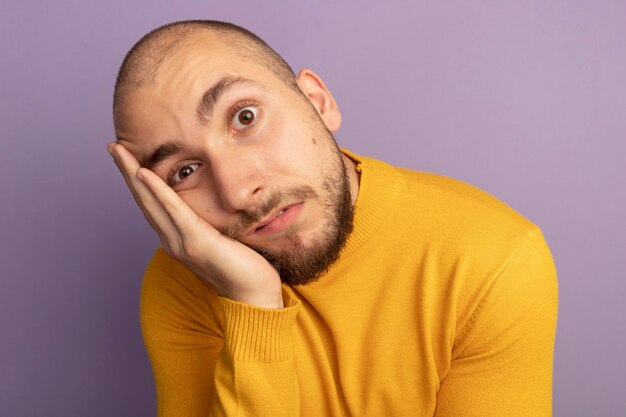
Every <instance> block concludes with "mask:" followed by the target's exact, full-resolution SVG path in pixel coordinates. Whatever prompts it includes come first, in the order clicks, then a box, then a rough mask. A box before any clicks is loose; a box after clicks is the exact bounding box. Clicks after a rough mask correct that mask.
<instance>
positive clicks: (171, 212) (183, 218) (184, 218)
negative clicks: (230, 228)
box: [137, 168, 219, 239]
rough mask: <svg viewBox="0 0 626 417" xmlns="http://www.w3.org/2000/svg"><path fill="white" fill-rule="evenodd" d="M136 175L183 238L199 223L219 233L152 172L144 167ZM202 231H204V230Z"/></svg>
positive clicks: (194, 230)
mask: <svg viewBox="0 0 626 417" xmlns="http://www.w3.org/2000/svg"><path fill="white" fill-rule="evenodd" d="M137 177H138V178H139V179H140V180H141V181H143V183H144V185H145V186H146V187H147V188H148V189H149V190H150V192H152V194H153V195H154V196H155V197H156V199H157V200H158V201H159V202H160V203H161V205H162V206H163V208H164V209H165V212H166V213H167V214H168V216H169V217H170V219H171V220H172V222H173V223H174V226H175V227H176V228H177V229H178V232H179V233H180V235H181V236H182V238H183V239H185V237H188V236H191V235H193V233H194V232H197V226H198V224H200V223H203V224H204V225H206V226H207V228H208V229H209V230H213V232H214V233H215V235H219V232H218V231H217V230H216V229H215V228H213V227H211V225H210V224H209V223H207V222H205V221H203V220H202V219H201V218H200V217H199V216H198V215H197V214H196V212H195V211H193V210H192V209H191V207H189V205H188V204H187V203H185V202H184V201H183V199H182V198H180V196H179V195H178V194H177V193H176V192H175V191H174V190H172V188H170V187H169V186H168V185H167V184H166V183H165V182H164V181H163V180H162V179H161V178H160V177H159V176H158V175H156V174H155V173H154V172H152V171H150V170H149V169H146V168H140V169H139V170H138V171H137ZM204 232H206V230H205V231H204Z"/></svg>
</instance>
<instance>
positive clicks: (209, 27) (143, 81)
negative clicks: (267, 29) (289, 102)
mask: <svg viewBox="0 0 626 417" xmlns="http://www.w3.org/2000/svg"><path fill="white" fill-rule="evenodd" d="M201 31H211V32H214V33H218V34H222V35H226V36H228V37H231V39H232V41H233V42H232V45H233V46H234V48H235V49H237V50H238V52H239V53H241V54H242V55H244V56H245V57H247V58H251V59H253V60H255V61H257V62H258V63H260V64H262V65H264V66H265V67H267V68H269V69H270V70H271V71H272V72H273V73H274V74H275V75H276V76H277V77H278V78H279V79H280V80H282V81H283V82H284V83H285V84H286V85H287V86H289V87H290V88H292V89H294V90H295V91H297V92H298V93H300V89H299V88H298V85H297V84H296V77H295V73H294V72H293V69H292V68H291V67H290V66H289V64H288V63H287V62H286V61H285V60H284V59H283V57H282V56H280V55H279V54H278V53H277V52H276V51H275V50H274V49H272V48H271V47H270V46H269V45H268V44H267V43H265V41H264V40H263V39H261V38H260V37H259V36H257V35H255V34H254V33H252V32H250V31H249V30H248V29H245V28H243V27H241V26H237V25H235V24H233V23H228V22H222V21H218V20H185V21H179V22H173V23H168V24H166V25H163V26H160V27H158V28H156V29H154V30H152V31H150V32H149V33H147V34H145V35H144V36H143V37H142V38H141V39H139V41H138V42H137V43H136V44H135V45H133V47H132V48H131V49H130V50H129V51H128V52H127V53H126V56H125V57H124V60H123V61H122V65H121V66H120V69H119V71H118V73H117V78H116V80H115V89H114V93H113V112H115V109H116V107H117V105H118V104H119V102H120V100H121V99H122V98H123V97H124V96H125V95H126V94H128V93H130V92H132V91H133V90H135V89H137V88H140V87H143V86H146V85H151V84H153V83H154V82H156V78H157V75H158V72H159V69H160V68H161V65H162V64H163V63H164V62H166V61H167V60H168V59H169V58H170V57H171V56H172V55H173V54H174V53H175V52H176V51H177V50H178V49H179V47H180V46H181V45H184V44H185V43H186V42H188V41H189V39H190V38H191V36H192V35H194V34H197V33H200V32H201Z"/></svg>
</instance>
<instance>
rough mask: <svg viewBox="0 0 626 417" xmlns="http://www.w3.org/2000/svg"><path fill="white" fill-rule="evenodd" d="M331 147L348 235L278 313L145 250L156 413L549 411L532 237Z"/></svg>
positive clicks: (550, 313)
mask: <svg viewBox="0 0 626 417" xmlns="http://www.w3.org/2000/svg"><path fill="white" fill-rule="evenodd" d="M344 152H345V151H344ZM345 153H346V154H347V155H349V156H350V157H351V158H353V159H354V160H355V161H357V163H358V164H359V165H358V169H359V171H360V173H361V180H360V189H359V195H358V199H357V202H356V205H355V223H354V232H353V234H352V235H351V236H350V238H349V240H348V242H347V245H346V247H345V249H344V251H343V252H342V254H341V257H340V260H339V261H338V262H337V263H336V264H334V265H333V266H332V267H331V269H330V271H329V272H328V273H327V274H326V275H324V276H323V277H322V278H321V279H320V280H319V281H317V282H315V283H313V284H311V285H308V286H303V287H295V288H291V287H286V286H284V288H283V297H284V302H285V308H284V309H281V310H266V309H262V308H257V307H252V306H249V305H246V304H242V303H238V302H235V301H232V300H228V299H226V298H222V297H219V296H217V294H216V293H215V292H214V291H213V290H212V289H211V288H210V287H209V285H208V284H206V283H205V282H204V281H202V280H200V279H198V278H197V277H196V276H194V275H193V274H192V273H191V272H189V271H188V270H186V269H185V268H184V267H183V266H182V265H181V264H179V263H178V262H176V261H175V260H173V259H172V258H170V257H168V256H167V255H166V254H165V253H164V252H163V251H162V250H157V252H156V254H155V255H154V258H153V259H152V261H151V262H150V265H149V266H148V269H147V271H146V275H145V277H144V283H143V289H142V298H141V323H142V328H143V334H144V340H145V344H146V347H147V350H148V354H149V357H150V360H151V363H152V367H153V371H154V378H155V382H156V389H157V404H158V412H159V416H161V417H165V416H167V417H185V416H194V417H197V416H257V417H261V416H270V417H280V416H310V417H325V416H438V417H444V416H446V417H447V416H449V417H452V416H480V417H489V416H520V417H521V416H524V417H529V416H532V417H543V416H550V415H551V404H552V358H553V348H554V336H555V327H556V317H557V281H556V270H555V267H554V263H553V261H552V257H551V255H550V251H549V249H548V247H547V245H546V243H545V241H544V239H543V236H542V234H541V231H540V230H539V229H538V228H537V227H536V226H535V225H534V224H533V223H531V222H530V221H528V220H526V219H525V218H523V217H522V216H521V215H519V214H518V213H516V212H515V211H514V210H512V209H511V208H509V207H508V206H506V205H505V204H503V203H502V202H500V201H498V200H496V199H495V198H493V197H491V196H490V195H488V194H486V193H484V192H483V191H480V190H478V189H477V188H474V187H472V186H470V185H468V184H465V183H462V182H459V181H456V180H453V179H451V178H447V177H443V176H439V175H434V174H429V173H423V172H414V171H409V170H403V169H399V168H394V167H392V166H389V165H387V164H385V163H383V162H380V161H376V160H374V159H370V158H365V157H360V156H356V155H353V154H350V153H348V152H345Z"/></svg>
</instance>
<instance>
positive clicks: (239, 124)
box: [233, 106, 257, 130]
mask: <svg viewBox="0 0 626 417" xmlns="http://www.w3.org/2000/svg"><path fill="white" fill-rule="evenodd" d="M256 114H257V108H256V107H254V106H246V107H244V108H242V109H241V110H238V111H237V113H235V115H234V116H233V125H234V127H235V129H236V130H242V129H245V128H246V127H248V126H250V125H251V124H252V123H254V119H255V118H256Z"/></svg>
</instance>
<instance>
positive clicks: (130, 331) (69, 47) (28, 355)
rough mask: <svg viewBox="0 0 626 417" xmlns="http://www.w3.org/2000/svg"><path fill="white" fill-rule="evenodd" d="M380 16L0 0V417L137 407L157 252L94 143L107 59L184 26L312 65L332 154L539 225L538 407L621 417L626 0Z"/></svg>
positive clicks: (407, 10)
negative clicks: (234, 28)
mask: <svg viewBox="0 0 626 417" xmlns="http://www.w3.org/2000/svg"><path fill="white" fill-rule="evenodd" d="M381 3H382V2H371V5H370V4H368V2H362V1H360V2H357V1H356V0H355V1H333V2H331V1H317V2H315V3H313V2H309V3H305V2H286V1H285V2H284V3H283V4H281V3H279V2H258V1H243V0H240V1H234V2H226V1H223V2H217V1H212V2H208V1H203V2H201V1H177V2H174V1H163V0H161V1H153V0H151V1H148V0H138V1H128V0H109V1H107V2H85V1H79V0H61V1H43V0H40V1H23V0H22V1H19V0H8V1H7V0H2V3H1V8H0V52H1V55H0V68H1V78H0V80H1V84H0V139H1V140H0V190H1V197H0V198H1V200H0V245H1V247H0V249H1V251H0V337H1V338H2V339H1V343H0V415H2V416H16V417H18V416H27V417H36V416H45V417H55V416H59V417H66V416H92V417H98V416H131V415H132V416H153V415H154V410H155V400H154V387H153V382H152V377H151V371H150V366H149V363H148V360H147V357H146V355H145V352H144V348H143V344H142V341H141V335H140V329H139V324H138V299H139V288H140V282H141V274H142V271H143V268H144V266H145V264H146V262H147V260H148V259H149V257H150V254H151V252H152V251H153V249H154V247H155V246H156V245H157V243H158V242H157V240H156V238H155V237H154V236H153V235H152V231H151V230H150V229H149V227H148V226H147V224H145V223H144V220H143V218H142V217H141V215H140V213H139V211H138V210H137V209H136V208H135V206H134V203H133V201H132V199H131V197H130V195H129V194H128V193H127V190H126V189H125V188H124V186H123V184H122V180H121V177H120V176H119V174H118V172H117V170H116V168H115V167H114V165H113V164H112V162H111V161H110V158H109V155H108V154H107V153H106V151H105V144H106V143H107V141H108V140H109V139H111V137H112V135H113V129H112V123H111V94H112V88H113V82H114V77H115V74H116V71H117V69H118V66H119V64H120V62H121V59H122V57H123V55H124V53H125V52H126V50H127V49H128V48H129V47H130V46H131V45H132V43H134V42H135V41H136V40H137V39H138V38H139V37H140V36H141V35H142V34H144V33H145V32H147V31H148V30H150V29H152V28H153V27H155V26H157V25H160V24H162V23H166V22H169V21H173V20H179V19H189V18H216V19H224V20H231V21H234V22H235V23H239V24H242V25H244V26H246V27H248V28H250V29H252V30H253V31H256V32H257V33H259V34H260V35H261V36H262V37H263V38H265V39H266V40H267V41H268V42H269V43H270V44H271V45H273V46H274V47H275V48H276V49H277V50H278V51H279V52H280V53H282V54H283V55H284V56H285V58H286V59H287V60H288V61H289V62H290V63H291V64H292V65H293V66H294V68H296V69H299V68H301V67H302V66H309V67H311V68H313V69H314V70H316V71H317V72H318V73H319V74H320V75H321V76H322V77H323V79H324V80H325V81H326V83H327V85H328V86H329V87H330V89H331V90H332V91H333V93H334V94H335V97H336V99H337V100H338V102H339V104H340V106H341V107H342V110H343V114H344V127H343V128H342V130H341V131H340V132H339V134H338V135H337V137H338V139H339V141H340V144H341V145H342V146H344V147H347V148H349V149H352V150H354V151H356V152H358V153H362V154H366V155H371V156H375V157H378V158H380V159H383V160H386V161H389V162H392V163H395V164H398V165H401V166H405V167H411V168H414V169H418V170H426V171H432V172H437V173H443V174H446V175H450V176H453V177H456V178H459V179H462V180H465V181H467V182H470V183H473V184H474V185H477V186H479V187H481V188H483V189H485V190H487V191H488V192H490V193H492V194H494V195H496V196H498V197H499V198H501V199H502V200H504V201H505V202H507V203H508V204H510V205H511V206H513V207H515V208H516V209H517V210H518V211H520V212H521V213H522V214H524V215H525V216H527V217H529V218H530V219H531V220H533V221H535V222H536V223H537V224H539V225H540V226H541V228H542V229H543V231H544V234H545V236H546V238H547V240H548V242H549V244H550V246H551V248H552V251H553V254H554V257H555V260H556V263H557V267H558V270H559V276H560V312H559V322H558V333H557V344H556V358H555V373H554V415H555V416H558V417H565V416H591V415H593V416H624V415H626V406H625V401H626V400H625V399H624V387H626V355H624V353H623V352H624V346H625V345H626V331H625V329H626V326H625V321H626V320H625V317H626V306H625V303H624V299H625V296H626V291H625V289H626V260H625V258H626V196H625V190H626V168H625V160H626V2H624V1H591V0H589V1H551V2H545V1H517V2H503V1H476V2H465V1H446V2H436V1H410V0H406V1H387V2H385V5H384V6H383V5H381Z"/></svg>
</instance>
